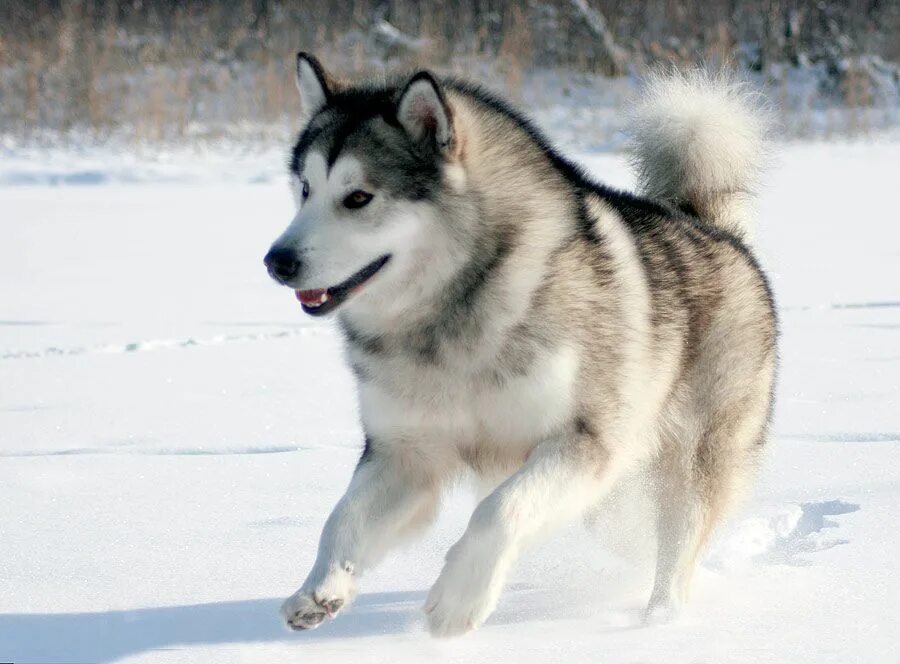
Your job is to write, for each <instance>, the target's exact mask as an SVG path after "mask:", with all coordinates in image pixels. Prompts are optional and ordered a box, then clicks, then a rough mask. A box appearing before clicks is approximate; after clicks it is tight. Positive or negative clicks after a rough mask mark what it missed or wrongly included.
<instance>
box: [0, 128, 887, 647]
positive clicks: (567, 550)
mask: <svg viewBox="0 0 900 664" xmlns="http://www.w3.org/2000/svg"><path fill="white" fill-rule="evenodd" d="M584 161H585V163H587V164H588V165H589V167H590V168H591V169H592V170H593V171H594V172H595V173H596V174H597V175H598V177H600V178H601V179H604V180H606V181H608V182H611V183H613V184H618V185H628V184H629V183H630V176H629V175H628V173H627V171H626V169H625V168H624V166H623V163H622V160H621V159H620V158H619V157H615V156H608V155H600V156H598V155H586V156H585V157H584ZM282 163H283V156H282V155H280V154H274V155H272V156H271V161H270V162H268V163H267V164H266V165H265V166H264V167H263V169H264V170H265V171H266V173H267V174H268V175H265V176H263V177H260V176H258V173H256V172H255V171H254V170H253V169H254V168H256V167H258V166H259V162H258V161H252V162H249V161H248V162H247V164H249V165H247V169H248V170H247V171H242V170H241V164H239V163H238V164H235V163H234V162H229V163H224V162H222V163H219V162H216V160H215V159H210V160H208V161H206V162H204V163H202V164H201V165H200V166H199V167H198V168H197V169H195V170H196V172H197V173H201V174H203V176H202V177H197V178H193V179H191V182H190V184H188V183H185V182H184V180H185V178H183V177H181V175H180V174H179V175H178V177H168V178H167V177H154V175H153V174H152V173H151V174H150V175H149V176H147V177H138V178H133V179H132V180H133V181H131V182H130V183H127V182H122V181H121V179H119V180H117V179H116V178H115V177H112V178H107V177H105V175H104V174H105V173H108V172H115V170H116V168H117V163H112V162H110V163H106V162H103V163H99V162H98V163H95V164H92V165H91V167H90V169H89V171H90V173H92V174H93V175H92V176H91V177H88V178H82V179H79V178H78V177H75V178H74V179H66V178H61V179H59V180H53V178H51V179H50V180H49V181H60V182H70V183H80V184H79V185H78V186H72V185H70V186H47V185H43V184H29V183H33V182H44V181H48V180H46V179H41V178H40V177H38V178H29V177H24V178H23V177H20V175H21V168H20V166H21V164H16V163H15V162H8V163H7V164H5V165H4V164H3V163H2V162H0V184H2V185H3V186H0V661H13V662H17V663H23V662H113V661H116V662H118V661H128V662H138V661H140V662H151V661H152V662H156V661H171V662H191V661H195V662H210V661H216V662H232V661H236V662H237V661H240V662H276V661H285V660H290V661H307V662H321V661H330V662H342V661H353V662H404V661H410V662H418V661H423V660H424V659H425V658H429V659H433V660H435V661H447V662H484V661H490V662H507V661H515V662H518V663H524V662H529V661H563V660H565V661H571V662H582V661H597V662H623V663H624V662H667V663H668V662H710V663H712V662H716V663H718V662H754V663H755V662H778V663H780V662H788V661H791V662H799V661H802V662H833V663H835V664H838V663H839V664H847V663H850V662H865V663H875V662H892V663H894V664H896V662H897V661H898V658H900V572H898V567H900V563H898V552H900V520H898V516H900V218H898V207H897V205H896V203H895V197H896V194H897V185H898V178H897V173H898V168H897V165H898V164H900V143H889V144H881V145H876V144H854V145H824V144H815V145H787V146H783V148H782V150H781V154H780V158H779V163H778V164H777V165H776V166H775V167H773V170H772V173H771V176H770V178H769V182H768V183H767V184H766V187H765V189H764V195H763V197H762V201H761V206H760V207H761V209H760V220H761V221H760V224H761V225H760V230H759V234H758V246H759V251H760V256H761V259H762V262H763V263H764V265H765V266H766V267H767V268H768V269H769V271H770V273H771V275H772V280H773V284H774V287H775V292H776V294H777V298H778V301H779V304H780V309H781V317H782V331H783V337H782V346H781V356H782V370H781V378H780V386H779V389H778V406H777V413H776V420H775V425H774V433H773V436H772V440H771V445H770V447H769V448H768V453H767V456H766V461H765V465H764V468H763V471H762V475H761V478H760V481H759V483H758V486H757V490H756V491H755V493H754V495H753V496H752V497H751V499H750V500H749V501H748V502H747V504H746V505H745V507H744V508H743V509H742V511H741V512H740V513H738V514H736V515H735V517H734V519H733V520H732V521H731V522H730V524H729V525H728V526H727V527H725V528H724V529H723V530H722V531H721V532H720V533H719V536H718V537H717V539H716V542H715V544H714V546H713V548H712V550H711V551H710V553H709V555H708V556H707V558H706V560H705V562H704V565H703V569H702V570H701V572H700V574H699V575H698V582H697V589H696V593H695V595H696V597H695V601H694V603H693V604H692V605H691V607H690V608H689V610H688V611H687V612H686V614H685V615H684V616H683V618H682V619H680V620H679V621H678V622H675V623H673V624H668V625H662V626H643V625H642V624H641V622H640V610H641V608H642V606H643V603H644V602H645V600H646V596H647V593H648V591H649V585H648V584H649V577H648V576H647V574H646V569H645V567H646V566H641V565H638V566H632V565H630V564H628V563H626V562H624V561H622V560H621V559H619V558H617V557H616V556H614V555H612V554H610V553H608V552H606V551H605V550H604V540H603V539H598V538H597V536H596V535H592V534H590V533H587V532H586V531H585V530H584V529H583V528H582V527H581V526H580V525H578V524H575V525H573V526H572V527H571V528H568V529H566V530H564V531H563V532H560V533H559V534H558V535H557V536H556V537H553V538H551V539H549V540H548V541H547V542H546V543H545V544H543V545H541V546H539V547H538V548H536V549H535V550H534V551H532V552H530V553H529V554H528V555H526V556H525V557H524V558H523V559H522V561H521V562H520V564H519V565H518V566H517V567H516V569H515V570H514V572H513V574H512V577H511V579H510V584H509V587H508V589H507V591H506V593H505V595H504V596H503V599H502V601H501V604H500V606H499V608H498V610H497V612H496V613H495V614H494V615H493V616H492V617H491V618H490V619H489V620H488V622H487V624H486V625H485V626H484V627H483V628H482V629H480V630H479V631H477V632H475V633H472V634H470V635H468V636H466V637H463V638H462V639H457V640H451V641H435V640H432V639H431V638H430V637H428V636H427V635H426V633H425V632H424V629H423V625H424V621H423V619H422V616H421V614H420V611H419V607H420V606H421V604H422V603H423V601H424V598H425V595H426V593H427V590H428V587H429V585H430V583H431V582H432V581H433V580H434V579H435V578H436V577H437V574H438V572H439V570H440V567H441V562H442V559H443V554H444V552H445V551H446V549H447V548H448V546H449V545H450V544H451V543H452V542H453V541H454V540H455V539H456V537H458V536H459V535H460V534H461V533H462V530H463V528H464V526H465V523H466V520H467V516H468V512H469V510H470V509H471V507H472V499H471V498H470V497H469V496H468V495H467V494H465V493H464V492H461V491H460V492H458V493H455V494H454V495H452V496H450V497H449V498H448V501H447V505H446V507H445V509H444V511H443V513H442V516H441V518H440V520H439V522H438V524H437V525H436V526H435V527H434V528H433V529H432V530H431V531H430V532H429V533H428V535H427V537H426V538H425V539H424V540H422V541H421V542H418V543H415V544H412V545H411V546H409V547H407V548H406V549H404V550H403V551H401V552H399V553H397V554H395V555H392V556H391V557H390V558H388V560H386V561H385V563H384V564H383V565H382V566H381V567H380V568H379V569H378V570H377V571H376V572H374V573H372V574H371V575H370V576H368V577H367V578H365V579H364V582H363V589H362V594H361V596H360V597H359V599H358V600H357V602H356V604H355V606H354V607H352V609H351V610H349V611H348V612H347V613H346V614H345V615H343V616H341V617H340V618H339V619H338V620H337V621H334V622H332V623H330V624H327V625H325V626H323V627H322V628H320V629H318V630H316V631H314V632H308V633H296V634H295V633H291V632H288V631H286V630H285V629H283V628H282V625H281V622H280V619H279V617H278V615H277V608H278V605H279V604H280V602H281V600H282V598H283V597H285V596H286V595H288V594H290V593H291V592H293V591H294V590H295V589H296V587H297V586H298V585H299V583H300V582H301V581H302V580H303V577H304V575H305V573H306V572H307V570H308V568H309V566H310V564H311V562H312V560H313V557H314V555H315V548H316V542H317V538H318V533H319V530H320V528H321V526H322V524H323V522H324V519H325V517H326V516H327V513H328V511H329V510H330V508H331V506H332V505H333V504H334V502H335V501H336V500H337V498H338V497H339V496H340V494H341V493H342V491H343V489H344V487H345V485H346V483H347V481H348V479H349V476H350V473H351V471H352V469H353V467H354V465H355V462H356V459H357V457H358V455H359V451H360V448H361V441H362V434H361V431H360V428H359V425H358V423H357V417H356V410H355V408H356V406H355V401H354V393H353V384H352V379H351V377H350V374H349V372H348V370H347V369H346V368H345V367H344V365H343V363H342V361H341V353H340V341H339V338H338V336H337V334H336V332H335V330H334V328H333V327H332V325H331V324H330V323H328V322H318V321H313V320H312V319H309V318H307V317H304V315H303V313H302V312H301V310H300V308H299V306H298V304H297V303H296V301H295V300H294V297H293V294H292V293H291V292H290V291H287V290H284V289H280V288H278V287H276V286H275V285H274V284H272V283H271V282H270V281H269V280H268V277H267V276H266V273H265V270H264V269H263V266H262V256H263V254H264V252H265V250H266V249H267V247H268V244H269V242H270V241H271V240H272V239H273V238H274V237H275V236H276V235H277V234H278V233H279V232H280V231H281V229H282V228H283V226H284V225H285V224H286V223H287V221H288V219H289V217H290V216H291V200H290V195H289V192H288V190H287V187H286V186H285V185H284V183H283V182H282V178H281V177H272V176H271V173H272V172H279V169H280V168H281V166H282ZM29 168H30V169H31V172H33V173H38V174H40V172H42V169H43V170H44V171H51V172H52V171H53V170H54V169H57V168H58V165H57V164H55V163H48V164H47V165H46V168H44V167H43V166H41V165H40V164H37V167H35V164H34V162H32V163H31V164H30V166H29ZM125 168H126V169H132V170H131V171H129V172H137V171H140V168H141V164H140V162H139V160H131V161H130V162H128V163H127V164H126V166H125ZM4 169H6V170H5V171H4ZM16 169H18V170H16ZM67 172H76V173H77V168H75V169H70V170H69V171H67ZM218 172H227V173H228V177H223V178H222V179H221V180H219V178H217V173H218ZM144 174H145V175H146V172H144ZM179 180H180V182H179ZM620 526H621V528H622V529H624V530H627V531H632V530H634V529H635V528H636V526H635V525H634V524H632V523H630V522H627V521H622V522H621V523H620Z"/></svg>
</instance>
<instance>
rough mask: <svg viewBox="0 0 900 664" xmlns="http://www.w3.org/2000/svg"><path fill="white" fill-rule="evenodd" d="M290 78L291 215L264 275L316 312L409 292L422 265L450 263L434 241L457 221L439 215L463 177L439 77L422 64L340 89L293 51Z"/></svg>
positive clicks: (315, 63)
mask: <svg viewBox="0 0 900 664" xmlns="http://www.w3.org/2000/svg"><path fill="white" fill-rule="evenodd" d="M297 87H298V89H299V90H300V96H301V102H302V108H303V114H304V118H303V120H304V123H305V124H304V127H303V129H302V131H301V132H300V136H299V138H298V140H297V143H296V145H295V146H294V150H293V157H292V160H291V180H292V186H293V189H294V196H295V200H296V207H297V212H296V215H295V216H294V219H293V220H292V221H291V223H290V225H289V226H288V228H287V229H286V230H285V231H284V233H282V235H281V236H280V237H279V238H278V239H277V240H276V241H275V243H274V244H273V245H272V248H271V249H270V250H269V253H268V254H267V255H266V257H265V263H266V267H267V268H268V270H269V274H270V275H271V276H272V278H273V279H275V280H276V281H278V282H279V283H281V284H284V285H285V286H288V287H290V288H292V289H294V290H295V291H296V295H297V299H299V300H300V302H301V304H302V306H303V310H304V311H306V313H308V314H312V315H322V314H325V313H328V312H330V311H333V310H334V309H336V308H337V307H339V306H341V305H342V304H344V303H348V302H351V301H352V302H367V303H368V305H369V306H376V305H379V304H385V303H387V302H388V301H396V300H398V299H403V298H404V297H408V292H409V291H410V290H413V291H414V290H415V289H416V287H417V285H418V286H421V283H420V281H421V278H422V277H424V274H425V271H426V268H434V267H435V262H437V263H440V262H442V261H443V262H444V263H446V262H447V261H449V260H452V257H451V256H450V255H449V253H448V252H447V251H441V250H440V249H438V245H440V244H441V237H442V236H446V235H447V234H453V233H458V232H459V230H460V229H450V228H447V224H446V222H444V221H442V215H441V213H440V210H441V208H446V207H447V204H448V200H447V196H448V193H449V194H452V193H453V191H454V185H453V184H452V182H455V187H456V190H458V189H459V180H460V178H461V177H462V176H461V175H460V173H461V167H460V166H459V159H458V145H459V136H458V135H457V132H456V127H455V123H454V116H453V111H452V108H451V105H450V104H449V103H448V100H447V97H446V95H445V93H444V91H443V90H442V86H441V84H440V83H439V82H438V81H437V80H436V79H435V78H434V77H433V76H431V75H430V74H429V73H427V72H419V73H418V74H415V75H414V76H412V77H411V78H409V79H408V80H406V81H405V82H404V83H403V84H401V85H397V86H386V87H358V86H356V87H355V86H349V87H344V86H340V85H338V84H336V83H335V82H334V81H333V80H332V79H331V78H330V77H329V76H328V75H327V74H326V73H325V71H324V70H323V68H322V66H321V65H320V64H319V62H318V61H317V60H316V59H315V58H313V57H312V56H310V55H308V54H305V53H300V54H298V56H297ZM450 253H452V252H450ZM351 306H352V305H348V308H350V307H351Z"/></svg>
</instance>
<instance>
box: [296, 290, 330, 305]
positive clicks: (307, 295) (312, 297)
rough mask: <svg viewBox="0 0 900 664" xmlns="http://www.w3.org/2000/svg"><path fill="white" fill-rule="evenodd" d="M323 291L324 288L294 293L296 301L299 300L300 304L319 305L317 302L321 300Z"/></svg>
mask: <svg viewBox="0 0 900 664" xmlns="http://www.w3.org/2000/svg"><path fill="white" fill-rule="evenodd" d="M325 291H326V289H324V288H313V289H312V290H298V291H294V293H295V294H296V296H297V299H298V300H300V303H301V304H306V305H311V304H319V301H320V300H321V299H322V296H323V295H324V294H325Z"/></svg>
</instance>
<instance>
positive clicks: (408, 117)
mask: <svg viewBox="0 0 900 664" xmlns="http://www.w3.org/2000/svg"><path fill="white" fill-rule="evenodd" d="M397 121H398V122H399V123H400V126H402V127H403V128H404V129H405V130H406V133H407V134H409V136H410V137H411V138H412V139H413V141H415V142H416V143H420V144H426V145H429V146H430V147H432V148H434V149H435V150H436V151H438V152H439V153H441V154H443V155H444V156H447V155H448V154H449V153H450V151H451V150H452V148H453V143H454V138H455V137H454V131H453V114H452V113H451V111H450V106H449V105H448V104H447V100H446V99H445V97H444V93H443V92H441V87H440V85H439V84H438V82H437V81H436V80H435V78H434V77H433V76H432V75H431V74H429V73H428V72H427V71H421V72H419V73H418V74H416V75H415V76H413V77H412V78H411V79H410V80H409V83H407V84H406V86H405V87H404V88H403V90H402V91H401V92H400V95H399V97H398V98H397Z"/></svg>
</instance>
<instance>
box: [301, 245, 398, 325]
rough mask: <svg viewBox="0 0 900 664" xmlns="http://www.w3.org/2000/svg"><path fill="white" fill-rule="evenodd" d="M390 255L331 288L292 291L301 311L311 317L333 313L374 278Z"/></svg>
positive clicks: (373, 262) (375, 261)
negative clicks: (301, 308) (298, 301)
mask: <svg viewBox="0 0 900 664" xmlns="http://www.w3.org/2000/svg"><path fill="white" fill-rule="evenodd" d="M390 258H391V255H390V254H387V255H385V256H382V257H381V258H379V259H377V260H374V261H372V262H371V263H369V264H368V265H366V266H365V267H364V268H363V269H361V270H360V271H359V272H357V273H356V274H354V275H353V276H352V277H350V278H349V279H347V281H344V282H343V283H340V284H338V285H337V286H332V287H331V288H313V289H310V290H298V291H294V292H295V294H296V295H297V299H298V300H300V304H301V306H302V307H303V311H305V312H306V313H308V314H309V315H311V316H323V315H325V314H327V313H328V312H329V311H334V310H335V309H336V308H337V307H339V306H340V305H341V304H343V302H344V301H345V300H346V299H347V298H348V297H350V296H351V295H353V293H355V292H357V291H358V290H359V289H361V288H362V287H363V284H365V283H366V282H367V281H368V280H369V279H371V278H372V277H374V276H375V273H376V272H378V270H380V269H381V268H383V267H384V266H385V264H386V263H387V262H388V260H390Z"/></svg>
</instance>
